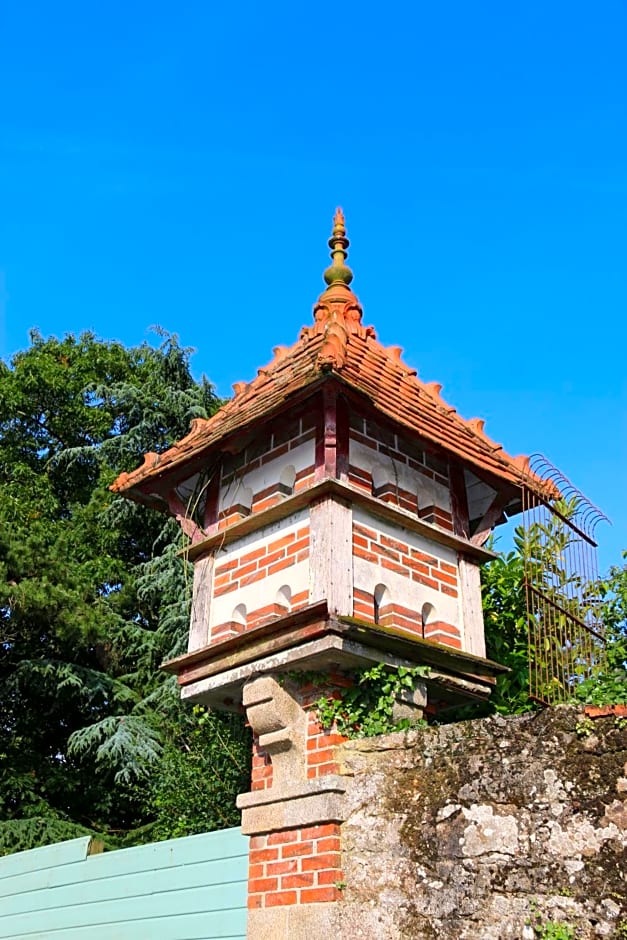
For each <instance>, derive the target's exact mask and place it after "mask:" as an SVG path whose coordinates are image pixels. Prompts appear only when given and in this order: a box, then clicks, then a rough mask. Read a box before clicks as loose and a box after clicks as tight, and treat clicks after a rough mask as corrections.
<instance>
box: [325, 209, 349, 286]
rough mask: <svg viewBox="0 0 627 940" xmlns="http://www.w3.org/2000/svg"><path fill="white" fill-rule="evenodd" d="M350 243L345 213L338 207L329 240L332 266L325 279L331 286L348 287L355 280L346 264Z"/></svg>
mask: <svg viewBox="0 0 627 940" xmlns="http://www.w3.org/2000/svg"><path fill="white" fill-rule="evenodd" d="M349 244H350V242H349V240H348V238H347V237H346V224H345V221H344V213H343V212H342V210H341V208H340V207H339V206H338V207H337V209H336V210H335V215H334V216H333V232H332V233H331V238H330V239H329V248H330V249H331V258H332V262H333V263H332V264H331V267H330V268H327V270H326V271H325V272H324V275H323V277H324V279H325V281H326V283H327V284H328V285H329V286H330V285H331V284H337V283H341V284H345V285H346V286H347V287H348V285H349V284H350V282H351V281H352V280H353V272H352V271H351V269H350V268H349V267H348V265H347V264H346V258H347V254H348V252H347V250H346V249H347V248H348V246H349Z"/></svg>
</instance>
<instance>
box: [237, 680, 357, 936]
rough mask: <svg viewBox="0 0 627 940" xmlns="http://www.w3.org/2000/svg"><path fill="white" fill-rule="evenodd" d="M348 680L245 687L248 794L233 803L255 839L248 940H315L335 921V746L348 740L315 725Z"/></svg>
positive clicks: (338, 878)
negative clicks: (321, 703) (319, 711)
mask: <svg viewBox="0 0 627 940" xmlns="http://www.w3.org/2000/svg"><path fill="white" fill-rule="evenodd" d="M345 682H346V680H345V679H344V678H343V677H341V676H338V677H333V679H330V680H329V683H328V684H326V683H325V685H324V686H323V685H322V684H314V683H308V684H306V685H301V686H300V687H296V686H295V685H293V684H292V683H286V685H285V687H284V686H282V685H280V684H279V683H278V682H277V680H276V679H274V678H272V677H270V676H263V677H260V678H257V679H253V680H252V681H250V682H249V683H248V684H247V685H246V686H245V687H244V699H243V700H244V706H245V708H246V711H247V716H248V720H249V722H250V724H251V726H252V729H253V732H254V753H253V770H252V785H251V792H250V793H244V794H242V795H241V796H240V797H239V798H238V806H239V807H240V809H241V810H242V829H243V831H244V833H246V834H248V835H250V836H251V840H250V868H249V884H248V892H249V893H248V907H249V916H248V936H249V937H250V938H251V940H252V938H254V940H282V938H286V940H287V938H289V940H297V938H299V937H303V938H305V937H307V938H308V940H311V938H313V937H317V936H321V935H322V932H323V931H325V930H327V929H331V928H332V924H334V923H335V922H336V918H335V913H336V911H335V908H336V904H337V903H338V902H341V899H342V889H343V872H342V856H341V839H340V826H341V823H342V821H343V819H344V792H345V789H346V781H345V780H344V779H343V778H342V777H340V776H339V775H338V773H337V771H338V765H337V763H336V761H335V753H334V748H335V746H336V745H337V744H340V743H342V742H343V741H344V740H345V739H344V738H343V737H342V736H341V735H339V734H335V733H328V729H324V728H322V727H321V726H320V724H319V723H318V720H317V718H316V713H315V708H314V704H315V702H316V701H317V700H318V698H320V696H321V695H322V694H325V695H326V694H333V688H335V689H337V686H338V685H340V684H345Z"/></svg>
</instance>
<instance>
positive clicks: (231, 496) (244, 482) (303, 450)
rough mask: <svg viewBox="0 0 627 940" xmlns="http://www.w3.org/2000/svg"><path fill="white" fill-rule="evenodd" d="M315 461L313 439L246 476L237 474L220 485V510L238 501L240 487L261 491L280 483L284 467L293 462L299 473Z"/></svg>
mask: <svg viewBox="0 0 627 940" xmlns="http://www.w3.org/2000/svg"><path fill="white" fill-rule="evenodd" d="M314 461H315V443H314V441H313V439H312V440H309V441H303V443H302V444H299V445H298V447H294V449H293V450H288V451H287V453H285V454H281V455H280V456H279V457H275V458H274V460H269V461H268V463H265V464H262V466H261V467H256V468H255V469H254V470H250V471H249V472H248V473H246V474H244V476H237V475H236V476H235V478H234V479H233V480H231V481H230V483H228V484H227V485H226V486H221V487H220V512H222V511H223V510H224V509H228V508H229V506H232V505H233V504H234V503H237V501H238V493H239V491H240V489H250V490H252V492H253V495H254V494H256V493H260V492H261V491H262V490H265V489H267V488H268V487H269V486H272V485H273V484H275V483H278V481H279V477H280V476H281V471H282V470H283V468H284V467H286V466H288V465H290V464H291V465H292V466H293V467H294V469H295V470H296V473H299V472H300V471H301V470H305V469H306V468H307V467H311V466H313V464H314Z"/></svg>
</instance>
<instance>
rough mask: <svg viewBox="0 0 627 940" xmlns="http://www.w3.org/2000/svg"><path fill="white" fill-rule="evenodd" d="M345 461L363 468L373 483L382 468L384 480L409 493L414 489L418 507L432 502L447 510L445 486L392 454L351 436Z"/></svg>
mask: <svg viewBox="0 0 627 940" xmlns="http://www.w3.org/2000/svg"><path fill="white" fill-rule="evenodd" d="M349 462H350V463H351V464H352V465H353V466H355V467H359V469H360V470H367V471H368V473H370V474H371V475H373V476H374V477H375V478H376V482H377V483H379V482H380V475H381V472H383V473H384V474H385V475H386V478H387V482H389V483H392V484H393V485H395V486H398V488H399V489H401V490H407V491H408V492H409V493H417V495H418V505H419V506H420V507H423V506H430V505H434V506H439V507H440V509H445V510H446V511H447V512H450V511H451V494H450V492H449V489H448V487H447V486H443V485H442V484H441V483H438V482H436V481H435V480H430V479H429V477H427V476H425V475H424V474H423V473H419V472H418V471H417V470H414V469H413V468H412V467H410V466H409V465H408V464H406V463H402V462H401V461H399V460H394V458H393V457H390V456H388V455H387V454H381V453H379V452H378V451H374V450H373V449H372V448H371V447H366V445H365V444H362V443H360V442H359V441H354V440H352V439H351V441H350V445H349ZM377 471H378V473H377Z"/></svg>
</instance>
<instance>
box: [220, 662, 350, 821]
mask: <svg viewBox="0 0 627 940" xmlns="http://www.w3.org/2000/svg"><path fill="white" fill-rule="evenodd" d="M242 700H243V704H244V707H245V709H246V715H247V718H248V721H249V723H250V725H251V727H252V729H253V731H254V733H255V734H256V735H258V738H259V746H260V747H261V748H263V749H264V751H265V752H266V753H267V754H269V755H270V760H271V761H272V786H270V787H268V788H267V789H263V790H254V791H252V792H251V793H240V795H239V796H238V798H237V805H238V807H239V809H241V811H242V832H243V833H244V834H245V835H254V834H255V833H262V832H273V831H275V830H279V829H293V828H296V827H299V826H311V825H317V824H321V823H326V822H341V821H342V820H343V819H344V818H345V810H344V794H345V791H346V787H347V780H346V779H345V778H343V777H339V776H337V775H335V774H328V775H326V776H323V777H318V778H317V779H312V780H309V779H308V778H307V722H308V718H307V713H306V711H305V710H304V709H303V708H302V707H301V706H300V705H299V704H298V702H297V701H296V700H295V699H294V698H293V697H292V696H291V695H290V694H289V692H287V691H286V690H285V689H284V688H283V687H282V686H281V685H279V683H278V682H277V681H276V679H273V678H272V676H260V677H258V678H256V679H252V680H250V681H249V682H247V683H246V685H245V686H244V688H243V696H242Z"/></svg>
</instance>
